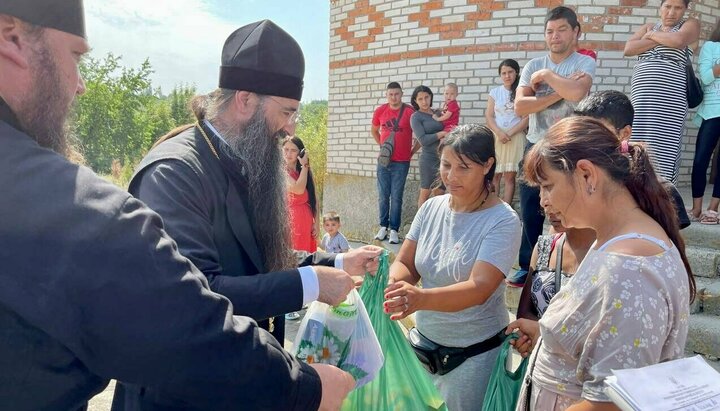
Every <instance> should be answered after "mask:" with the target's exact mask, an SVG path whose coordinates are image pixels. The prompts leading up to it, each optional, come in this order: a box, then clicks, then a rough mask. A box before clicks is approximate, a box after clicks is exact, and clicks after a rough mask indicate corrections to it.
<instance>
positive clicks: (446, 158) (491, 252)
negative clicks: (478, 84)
mask: <svg viewBox="0 0 720 411" xmlns="http://www.w3.org/2000/svg"><path fill="white" fill-rule="evenodd" d="M439 153H440V177H441V178H442V181H443V183H444V184H445V187H446V188H447V191H448V194H445V195H442V196H437V197H433V198H431V199H429V200H428V201H426V202H425V203H424V204H423V205H422V207H420V210H419V211H418V213H417V214H416V216H415V219H414V221H413V223H412V227H411V229H410V231H409V232H408V234H407V236H406V238H405V242H403V244H402V247H401V249H400V252H399V253H398V256H397V258H396V259H395V262H394V263H393V265H392V266H391V267H390V285H389V286H388V288H387V289H386V291H385V298H386V302H385V312H387V313H393V314H392V316H391V318H392V319H393V320H398V319H402V318H405V317H406V316H408V315H410V314H412V313H414V312H416V311H417V314H416V322H417V329H416V330H415V331H419V333H418V334H419V335H420V336H422V337H423V338H425V339H427V340H430V341H431V342H434V343H436V344H439V345H442V346H445V347H461V350H460V351H462V353H460V354H458V355H457V356H455V355H453V356H451V357H450V358H448V359H447V364H448V365H454V366H456V367H455V368H452V367H444V366H443V369H442V370H441V371H439V372H438V373H436V374H433V375H432V378H433V381H434V383H435V385H436V386H437V387H438V389H439V391H440V394H441V395H442V396H443V398H444V400H445V401H446V403H447V405H448V408H449V409H450V410H453V411H466V410H468V411H469V410H473V411H475V410H479V409H481V408H482V404H483V399H484V396H485V389H486V387H487V384H488V380H489V378H490V372H491V371H492V369H493V366H494V363H495V360H496V358H497V355H498V353H499V347H500V343H501V342H502V341H503V338H504V335H503V334H504V330H505V326H506V325H507V323H508V321H509V318H508V312H507V309H506V308H505V293H504V291H505V285H504V279H505V276H506V274H507V273H508V271H509V270H510V267H511V266H512V263H513V262H514V260H515V256H516V253H517V251H518V249H519V248H520V221H519V219H518V216H517V214H516V213H515V212H514V211H513V210H512V208H511V207H510V206H509V205H507V204H506V203H504V202H503V201H502V200H500V198H498V197H497V195H496V194H495V193H494V192H493V191H492V189H491V186H492V179H493V176H494V173H495V149H494V140H493V134H492V131H490V129H488V128H487V127H485V126H480V125H462V126H459V127H457V128H456V129H455V130H453V131H452V132H451V133H450V134H448V135H447V136H446V137H445V138H444V139H442V141H440V143H439ZM421 279H422V288H420V287H418V286H417V284H418V282H419V281H420V280H421ZM465 357H468V358H467V359H465V360H464V358H465ZM458 358H460V359H459V361H458Z"/></svg>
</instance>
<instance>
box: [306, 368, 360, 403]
mask: <svg viewBox="0 0 720 411" xmlns="http://www.w3.org/2000/svg"><path fill="white" fill-rule="evenodd" d="M310 366H311V367H313V368H314V369H315V371H316V372H317V373H318V375H319V376H320V382H321V384H322V399H321V400H320V408H318V411H337V410H340V406H341V405H342V403H343V400H344V399H345V397H347V395H348V394H349V393H350V391H352V389H353V388H355V380H354V379H353V377H352V375H350V374H348V373H346V372H345V371H343V370H341V369H339V368H337V367H334V366H332V365H327V364H310Z"/></svg>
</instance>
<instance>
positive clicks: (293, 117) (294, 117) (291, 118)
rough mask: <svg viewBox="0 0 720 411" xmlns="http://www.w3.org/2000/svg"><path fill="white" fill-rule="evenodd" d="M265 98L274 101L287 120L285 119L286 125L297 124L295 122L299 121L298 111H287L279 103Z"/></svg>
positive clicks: (270, 97)
mask: <svg viewBox="0 0 720 411" xmlns="http://www.w3.org/2000/svg"><path fill="white" fill-rule="evenodd" d="M267 98H269V99H270V100H272V101H274V102H275V103H277V104H278V105H279V106H280V111H282V113H283V114H284V115H286V116H287V118H288V119H287V123H288V125H293V124H297V122H298V121H300V110H291V109H288V108H286V107H285V106H283V104H282V103H281V102H279V101H277V100H275V99H274V98H272V96H267Z"/></svg>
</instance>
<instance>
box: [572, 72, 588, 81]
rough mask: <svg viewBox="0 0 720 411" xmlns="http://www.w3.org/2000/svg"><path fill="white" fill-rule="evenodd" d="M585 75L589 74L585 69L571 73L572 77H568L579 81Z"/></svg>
mask: <svg viewBox="0 0 720 411" xmlns="http://www.w3.org/2000/svg"><path fill="white" fill-rule="evenodd" d="M585 76H587V73H585V72H584V71H576V72H574V73H573V74H572V75H570V77H568V78H569V79H570V80H575V81H578V80H580V79H581V78H583V77H585Z"/></svg>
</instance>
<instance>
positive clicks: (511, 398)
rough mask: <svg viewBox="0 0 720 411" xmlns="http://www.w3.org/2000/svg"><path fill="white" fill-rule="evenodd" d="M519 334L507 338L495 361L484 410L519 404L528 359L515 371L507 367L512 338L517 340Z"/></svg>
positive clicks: (488, 410)
mask: <svg viewBox="0 0 720 411" xmlns="http://www.w3.org/2000/svg"><path fill="white" fill-rule="evenodd" d="M517 338H518V335H517V334H515V333H513V334H510V335H508V336H507V338H505V341H504V342H503V344H502V348H500V354H499V355H498V357H497V361H495V368H493V371H492V374H491V375H490V382H489V383H488V387H487V391H486V392H485V401H484V403H483V407H482V411H507V410H514V409H515V405H516V404H517V400H518V395H520V388H522V382H523V377H524V376H525V369H526V368H527V364H528V359H527V357H526V358H523V360H522V362H521V363H520V366H519V367H518V368H517V369H516V370H515V371H514V372H512V371H508V370H507V368H506V367H505V364H506V360H507V358H508V355H509V353H510V340H515V339H517Z"/></svg>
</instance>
